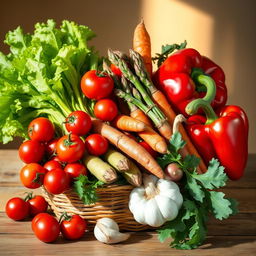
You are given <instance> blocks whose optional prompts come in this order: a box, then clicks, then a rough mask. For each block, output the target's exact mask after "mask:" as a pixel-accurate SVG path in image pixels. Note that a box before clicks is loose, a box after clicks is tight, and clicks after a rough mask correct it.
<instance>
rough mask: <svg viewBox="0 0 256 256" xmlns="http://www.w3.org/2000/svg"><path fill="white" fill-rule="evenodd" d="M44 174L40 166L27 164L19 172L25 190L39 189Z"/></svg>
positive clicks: (44, 171) (43, 169)
mask: <svg viewBox="0 0 256 256" xmlns="http://www.w3.org/2000/svg"><path fill="white" fill-rule="evenodd" d="M46 172H47V170H46V169H45V168H44V167H42V166H41V165H40V164H37V163H31V164H27V165H25V166H24V167H23V168H22V169H21V170H20V180H21V182H22V184H23V185H24V186H25V187H27V188H32V189H34V188H39V187H40V186H41V185H42V184H43V181H44V176H45V174H46Z"/></svg>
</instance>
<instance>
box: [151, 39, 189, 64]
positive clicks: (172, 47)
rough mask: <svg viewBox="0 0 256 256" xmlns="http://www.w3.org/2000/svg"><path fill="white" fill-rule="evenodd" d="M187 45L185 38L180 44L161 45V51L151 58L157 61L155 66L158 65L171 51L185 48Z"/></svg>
mask: <svg viewBox="0 0 256 256" xmlns="http://www.w3.org/2000/svg"><path fill="white" fill-rule="evenodd" d="M186 46H187V41H186V40H185V41H184V42H183V43H181V44H167V45H162V49H161V53H157V54H156V56H155V57H154V58H152V60H153V61H154V62H155V61H157V66H158V67H159V66H160V65H161V64H162V63H163V62H164V61H165V60H166V59H167V57H168V55H170V54H171V53H172V52H174V51H175V50H181V49H184V48H186Z"/></svg>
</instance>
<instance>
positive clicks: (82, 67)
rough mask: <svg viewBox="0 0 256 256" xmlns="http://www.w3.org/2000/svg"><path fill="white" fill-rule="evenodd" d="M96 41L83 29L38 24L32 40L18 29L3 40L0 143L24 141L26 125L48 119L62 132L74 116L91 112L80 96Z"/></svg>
mask: <svg viewBox="0 0 256 256" xmlns="http://www.w3.org/2000/svg"><path fill="white" fill-rule="evenodd" d="M94 36H95V34H94V33H93V31H92V30H90V29H89V28H88V27H86V26H82V25H78V24H76V23H74V22H70V21H67V20H64V21H63V22H62V25H61V26H60V28H57V27H56V23H55V22H54V21H53V20H48V21H47V22H46V23H37V24H36V25H35V30H34V33H33V34H31V35H30V34H25V33H24V32H23V30H22V29H21V28H20V27H18V28H17V29H15V30H14V31H10V32H8V33H7V35H6V39H5V43H6V44H8V45H9V47H10V53H9V54H7V55H5V54H3V53H1V52H0V142H3V143H8V142H9V141H11V140H13V138H14V137H15V136H21V137H23V138H25V137H26V134H27V131H26V129H27V126H28V124H29V122H30V121H31V120H32V119H34V118H36V117H38V116H46V117H48V118H49V119H50V120H51V121H52V122H53V123H54V124H55V126H56V128H57V130H59V131H60V132H61V127H62V122H63V121H64V119H65V116H67V115H68V114H69V113H70V112H72V111H74V110H78V109H81V110H85V111H90V109H87V108H86V105H88V104H85V98H84V96H83V95H82V93H81V90H80V79H81V76H82V75H83V73H85V72H86V71H88V70H90V69H94V68H96V67H97V65H98V63H99V62H100V59H99V57H98V54H97V52H95V50H94V49H93V48H92V47H89V46H88V41H89V40H90V39H92V38H93V37H94Z"/></svg>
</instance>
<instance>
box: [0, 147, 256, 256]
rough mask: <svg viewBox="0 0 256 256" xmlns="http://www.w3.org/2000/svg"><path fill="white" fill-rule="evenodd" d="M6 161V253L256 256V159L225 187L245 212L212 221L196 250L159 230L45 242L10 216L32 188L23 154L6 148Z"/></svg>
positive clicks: (1, 179) (0, 229) (2, 185)
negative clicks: (13, 204)
mask: <svg viewBox="0 0 256 256" xmlns="http://www.w3.org/2000/svg"><path fill="white" fill-rule="evenodd" d="M0 161H1V163H0V192H1V200H0V255H3V256H5V255H24V256H26V255H49V256H50V255H63V256H64V255H72V256H73V255H90V256H93V255H100V256H104V255H108V256H110V255H111V256H116V255H133V256H135V255H144V256H148V255H159V256H162V255H172V256H175V255H183V256H193V255H197V256H199V255H203V256H207V255H225V256H228V255H239V256H241V255H246V256H252V255H256V252H255V249H256V241H255V240H256V203H255V202H256V155H250V156H249V161H248V165H247V169H246V174H245V176H244V177H243V178H242V179H241V180H240V181H237V182H229V184H228V186H227V187H226V188H225V189H224V190H225V191H224V192H225V193H226V194H227V195H228V196H230V197H233V198H236V199H237V200H238V201H239V210H240V213H239V214H237V215H236V216H233V217H231V218H230V219H228V220H225V221H222V222H220V221H216V220H210V222H209V224H208V228H209V233H208V234H209V236H208V237H207V239H206V241H205V243H204V245H203V246H201V247H200V248H199V249H196V250H191V251H179V250H175V249H171V248H169V247H168V242H169V241H168V242H165V243H160V242H159V241H158V239H157V235H156V233H155V232H137V233H132V234H131V238H130V239H129V240H127V241H126V242H124V243H122V244H117V245H105V244H102V243H100V242H98V241H96V240H95V239H94V237H93V234H90V233H88V234H86V235H85V236H84V238H83V239H82V240H79V241H75V242H67V241H65V240H63V239H62V238H61V237H60V238H59V239H58V241H57V242H56V243H53V244H45V243H43V242H41V241H39V240H38V239H37V238H36V237H35V236H34V234H33V233H32V231H31V227H30V221H19V222H15V221H12V220H11V219H9V218H7V217H6V215H5V212H4V207H5V204H6V202H7V200H8V199H9V198H11V197H14V196H23V193H24V191H28V190H27V189H25V188H24V187H22V185H21V183H20V181H19V169H20V168H21V166H22V163H21V162H20V160H19V159H18V153H17V151H16V150H0ZM234 161H235V159H234ZM37 192H38V193H40V190H37Z"/></svg>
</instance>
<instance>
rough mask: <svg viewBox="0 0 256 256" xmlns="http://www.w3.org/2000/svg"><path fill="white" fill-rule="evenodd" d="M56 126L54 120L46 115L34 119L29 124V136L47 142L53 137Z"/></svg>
mask: <svg viewBox="0 0 256 256" xmlns="http://www.w3.org/2000/svg"><path fill="white" fill-rule="evenodd" d="M53 135H54V126H53V124H52V122H51V121H50V120H49V119H47V118H45V117H38V118H36V119H34V120H33V121H32V122H31V123H30V124H29V126H28V136H29V138H30V139H31V140H37V141H40V142H46V141H49V140H51V139H52V138H53Z"/></svg>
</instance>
